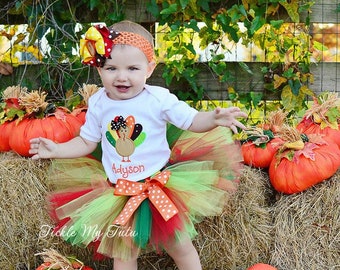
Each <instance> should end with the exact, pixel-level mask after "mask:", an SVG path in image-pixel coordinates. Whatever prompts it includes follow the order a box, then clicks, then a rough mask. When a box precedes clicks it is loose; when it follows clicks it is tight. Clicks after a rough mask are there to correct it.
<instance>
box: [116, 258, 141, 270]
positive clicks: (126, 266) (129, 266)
mask: <svg viewBox="0 0 340 270" xmlns="http://www.w3.org/2000/svg"><path fill="white" fill-rule="evenodd" d="M113 269H114V270H137V259H133V260H130V261H122V260H120V259H117V258H115V259H114V261H113Z"/></svg>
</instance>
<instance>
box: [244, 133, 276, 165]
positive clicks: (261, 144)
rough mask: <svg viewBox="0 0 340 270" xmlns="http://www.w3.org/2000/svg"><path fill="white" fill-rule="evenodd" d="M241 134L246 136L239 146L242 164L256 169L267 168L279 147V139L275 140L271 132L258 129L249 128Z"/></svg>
mask: <svg viewBox="0 0 340 270" xmlns="http://www.w3.org/2000/svg"><path fill="white" fill-rule="evenodd" d="M243 132H244V133H245V134H246V139H244V140H243V141H242V145H241V151H242V155H243V161H244V164H246V165H249V166H252V167H258V168H267V167H269V164H270V162H271V161H272V158H273V156H274V154H275V153H276V151H277V149H278V148H279V146H280V145H281V142H282V141H281V139H280V138H275V137H274V133H273V132H272V131H271V130H264V129H262V128H260V127H249V128H247V129H246V130H244V131H243Z"/></svg>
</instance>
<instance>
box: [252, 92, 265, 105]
mask: <svg viewBox="0 0 340 270" xmlns="http://www.w3.org/2000/svg"><path fill="white" fill-rule="evenodd" d="M250 98H251V101H252V102H253V104H254V107H256V106H257V105H259V103H260V102H261V100H262V98H263V93H262V92H253V91H251V92H250Z"/></svg>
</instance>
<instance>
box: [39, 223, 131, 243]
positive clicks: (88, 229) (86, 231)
mask: <svg viewBox="0 0 340 270" xmlns="http://www.w3.org/2000/svg"><path fill="white" fill-rule="evenodd" d="M54 229H55V228H54V227H53V226H51V225H47V224H45V225H42V226H41V227H40V231H39V238H40V239H44V238H47V237H53V236H59V237H62V238H64V239H70V238H74V237H80V238H86V239H87V238H91V239H92V241H93V242H96V241H98V240H100V239H102V238H103V237H107V238H114V237H135V236H136V235H137V232H135V231H134V230H132V229H131V227H121V226H118V225H110V226H109V227H108V228H107V229H106V230H105V231H103V230H101V229H99V228H98V225H91V226H87V225H86V224H83V226H81V229H79V230H75V228H74V226H69V227H67V226H64V227H62V228H61V229H60V230H59V231H57V232H54Z"/></svg>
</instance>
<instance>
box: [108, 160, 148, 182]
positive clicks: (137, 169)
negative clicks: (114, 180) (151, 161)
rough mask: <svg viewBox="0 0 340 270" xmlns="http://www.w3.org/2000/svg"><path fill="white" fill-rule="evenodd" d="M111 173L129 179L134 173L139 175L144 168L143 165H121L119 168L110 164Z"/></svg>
mask: <svg viewBox="0 0 340 270" xmlns="http://www.w3.org/2000/svg"><path fill="white" fill-rule="evenodd" d="M112 171H113V172H114V173H115V174H120V175H121V177H122V178H125V179H126V178H129V175H130V174H134V173H141V172H144V171H145V167H144V165H137V166H131V165H130V166H126V167H123V166H122V165H120V166H119V167H116V164H114V163H113V164H112Z"/></svg>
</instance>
